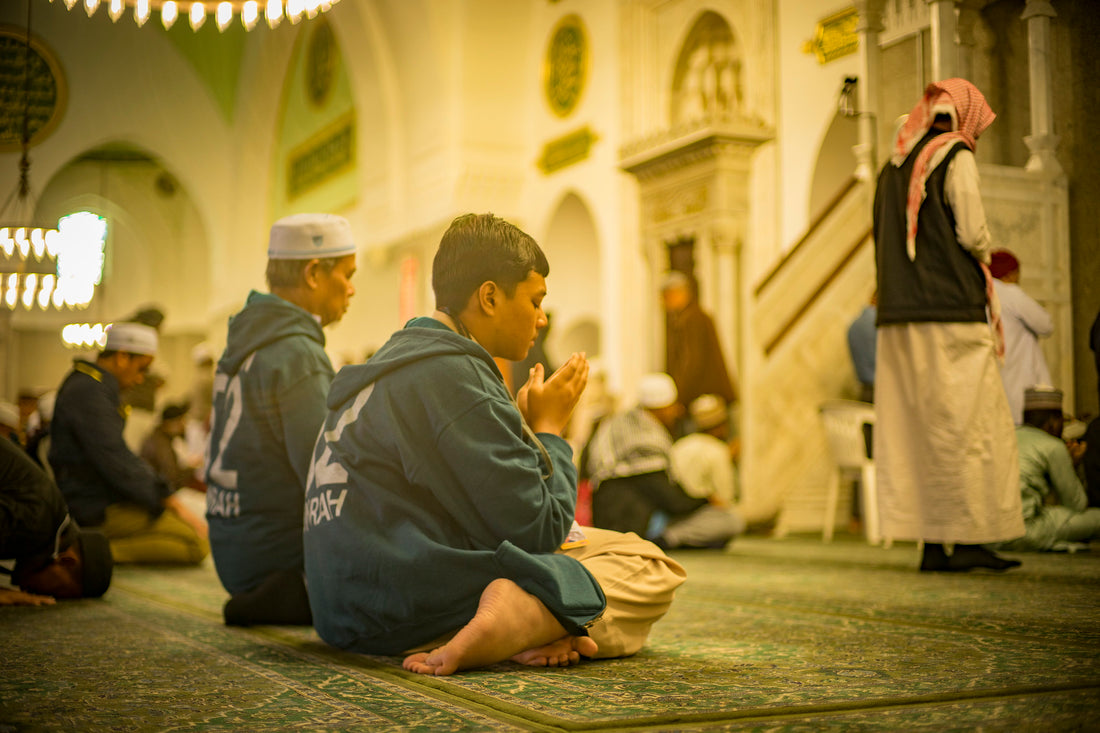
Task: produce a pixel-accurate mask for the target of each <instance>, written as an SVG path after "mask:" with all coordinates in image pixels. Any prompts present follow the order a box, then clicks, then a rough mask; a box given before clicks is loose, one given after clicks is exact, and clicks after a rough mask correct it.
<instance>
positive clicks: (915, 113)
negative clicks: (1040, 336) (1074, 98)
mask: <svg viewBox="0 0 1100 733" xmlns="http://www.w3.org/2000/svg"><path fill="white" fill-rule="evenodd" d="M941 114H943V115H947V116H949V117H950V118H951V131H950V132H944V133H943V134H941V135H937V136H936V137H934V138H932V140H930V141H929V142H928V144H927V145H925V146H924V147H923V148H922V149H921V151H920V154H919V155H917V159H916V161H915V162H914V164H913V173H912V175H911V176H910V178H909V195H908V198H907V200H906V206H905V251H906V253H907V254H908V255H909V260H910V261H912V260H915V259H916V257H917V239H916V238H917V215H918V213H919V212H920V207H921V204H922V203H924V197H925V188H924V186H925V182H926V181H927V180H928V176H929V174H931V173H932V171H934V170H935V169H936V166H938V165H939V164H940V163H942V162H943V159H944V158H945V157H946V156H947V154H948V153H949V152H950V151H951V149H952V148H953V147H954V143H955V142H956V141H959V142H962V143H963V144H964V145H965V146H966V147H967V148H968V149H970V150H974V146H975V144H977V141H978V136H979V135H981V134H982V133H983V132H984V131H985V129H986V128H987V127H989V125H990V124H992V122H993V120H994V118H996V116H997V115H995V114H994V113H993V110H992V109H990V107H989V104H988V103H987V102H986V101H985V96H984V95H982V93H981V92H980V91H978V88H977V87H976V86H974V85H973V84H971V83H970V82H968V81H967V80H966V79H944V80H943V81H937V82H934V83H932V84H929V85H928V87H927V88H926V89H925V90H924V96H923V97H922V98H921V100H920V101H919V102H917V105H916V106H915V107H913V109H912V111H911V112H910V113H909V117H908V119H906V121H905V124H904V125H903V126H902V128H901V130H899V131H898V136H897V139H896V140H895V141H894V154H893V157H892V158H891V159H890V162H891V163H893V164H894V165H895V166H897V167H901V165H902V164H903V163H904V162H905V159H906V158H908V157H909V154H910V153H911V152H912V151H913V147H914V146H915V145H916V144H917V143H918V142H920V141H921V140H922V139H923V138H924V136H925V135H927V134H928V130H929V129H931V127H932V122H933V121H934V120H935V119H936V115H941ZM981 266H982V271H983V272H984V274H985V282H986V300H987V302H988V304H989V314H990V325H991V326H992V327H993V332H994V334H995V335H996V339H995V340H996V343H997V354H998V355H999V356H1002V355H1003V354H1004V326H1003V324H1002V323H1001V308H1000V303H999V302H998V300H997V296H996V294H995V293H994V291H993V277H992V275H990V272H989V267H987V266H986V264H985V263H984V262H983V263H981Z"/></svg>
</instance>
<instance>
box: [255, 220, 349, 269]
mask: <svg viewBox="0 0 1100 733" xmlns="http://www.w3.org/2000/svg"><path fill="white" fill-rule="evenodd" d="M353 254H355V241H354V240H353V239H352V236H351V225H350V224H348V220H347V219H345V218H344V217H342V216H336V215H335V214H291V215H290V216H284V217H283V218H282V219H279V220H278V221H277V222H275V223H274V224H272V225H271V237H270V238H269V239H268V243H267V257H268V259H272V260H312V259H313V258H315V257H317V258H325V257H343V256H345V255H353Z"/></svg>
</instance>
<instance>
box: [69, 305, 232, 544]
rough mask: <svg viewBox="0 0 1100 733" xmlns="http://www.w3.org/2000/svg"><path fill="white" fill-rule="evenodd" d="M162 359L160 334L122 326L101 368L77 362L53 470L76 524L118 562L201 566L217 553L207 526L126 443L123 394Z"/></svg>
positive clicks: (98, 363) (115, 329)
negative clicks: (97, 536) (103, 541)
mask: <svg viewBox="0 0 1100 733" xmlns="http://www.w3.org/2000/svg"><path fill="white" fill-rule="evenodd" d="M156 353H157V332H156V331H155V330H154V329H153V328H151V327H149V326H145V325H143V324H139V323H128V322H121V323H115V324H114V325H113V326H111V328H110V329H109V330H108V331H107V341H106V345H105V347H104V349H103V351H102V352H100V354H99V355H98V356H97V357H96V360H95V362H94V363H92V362H89V361H84V360H83V359H77V360H76V361H75V363H74V365H73V370H72V371H71V372H70V373H69V375H68V376H67V377H66V378H65V381H64V382H63V383H62V384H61V389H60V390H58V393H57V400H56V402H55V404H54V415H53V422H52V423H51V425H50V436H51V442H50V450H49V463H50V466H51V467H52V468H53V471H54V475H55V476H56V478H57V485H58V486H59V487H60V488H61V493H62V494H64V496H65V499H66V501H67V502H68V504H69V510H70V511H71V512H72V514H73V518H74V519H76V521H77V522H79V523H80V524H81V525H82V526H84V527H88V528H95V529H99V530H100V531H101V532H103V534H105V535H107V538H108V539H109V540H110V541H111V552H112V553H113V554H114V558H115V562H119V563H181V564H190V565H196V564H198V563H200V562H202V560H203V558H205V557H206V556H207V554H209V552H210V547H209V545H208V544H207V542H206V537H205V528H204V526H203V522H202V520H201V519H200V518H199V517H196V516H195V515H194V514H192V513H191V512H190V511H189V510H188V509H187V508H186V507H185V506H184V505H183V504H182V503H181V502H180V501H179V498H178V497H176V496H175V495H174V494H173V492H172V489H171V488H170V487H169V486H168V483H167V482H166V481H165V480H164V478H163V477H161V476H159V475H158V474H157V473H156V472H155V471H154V470H153V469H152V467H151V466H150V465H149V464H148V463H146V462H145V461H144V460H142V459H141V458H140V457H139V456H137V455H135V454H134V453H133V452H132V451H131V450H130V449H129V447H127V445H126V442H125V439H124V438H123V430H124V428H125V423H126V410H125V408H124V407H123V405H122V402H121V401H120V397H119V395H120V391H121V390H123V389H126V388H127V387H130V386H133V385H136V384H139V383H140V382H141V381H142V380H143V379H144V378H145V373H146V372H147V371H148V369H149V366H150V365H151V364H152V363H153V358H154V356H155V355H156Z"/></svg>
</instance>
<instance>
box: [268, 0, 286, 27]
mask: <svg viewBox="0 0 1100 733" xmlns="http://www.w3.org/2000/svg"><path fill="white" fill-rule="evenodd" d="M264 16H265V17H266V18H267V25H268V27H270V28H274V27H275V26H277V25H279V23H281V22H282V20H283V2H282V0H267V10H266V11H265V12H264Z"/></svg>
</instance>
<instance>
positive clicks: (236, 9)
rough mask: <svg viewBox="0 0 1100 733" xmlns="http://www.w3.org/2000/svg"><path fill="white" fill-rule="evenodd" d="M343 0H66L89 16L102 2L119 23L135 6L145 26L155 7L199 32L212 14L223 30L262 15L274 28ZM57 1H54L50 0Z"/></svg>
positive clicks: (168, 19)
mask: <svg viewBox="0 0 1100 733" xmlns="http://www.w3.org/2000/svg"><path fill="white" fill-rule="evenodd" d="M339 1H340V0H62V2H64V3H65V7H67V8H68V9H69V10H72V9H73V7H74V6H76V5H77V4H78V3H79V4H80V5H83V6H84V12H86V13H87V14H88V17H89V18H90V17H92V16H93V15H95V13H96V11H97V10H99V7H100V6H101V5H102V6H104V7H105V8H106V10H107V15H108V16H109V17H110V18H111V20H112V21H113V22H117V21H118V19H119V18H121V17H122V14H123V13H124V12H126V8H128V7H130V8H133V10H134V12H133V15H134V22H135V23H137V25H138V27H141V26H143V25H145V22H146V21H147V20H149V17H150V16H151V15H152V13H153V10H154V9H155V10H157V11H159V13H160V22H161V24H162V25H163V26H164V27H165V28H166V29H167V28H171V27H172V26H173V25H174V24H175V22H176V20H177V19H179V17H180V16H181V15H185V16H186V17H187V21H188V23H189V24H190V25H191V30H195V31H197V30H198V29H199V28H201V27H202V25H203V24H204V23H205V22H206V18H207V16H211V17H212V18H213V20H214V24H215V25H217V26H218V30H219V31H224V30H225V29H226V28H228V27H229V24H230V23H232V22H233V18H235V17H239V18H240V19H241V25H243V26H244V27H245V30H252V27H253V26H254V25H256V23H257V21H259V19H260V15H261V14H262V15H263V17H264V20H266V21H267V25H268V26H269V27H271V28H274V27H275V26H277V25H279V23H281V22H282V21H283V18H286V19H287V20H289V21H290V22H291V23H297V22H298V21H299V20H301V19H302V18H303V17H305V18H312V17H314V16H316V15H317V14H318V13H323V12H325V11H326V10H328V9H329V8H331V7H332V6H333V5H335V4H336V3H338V2H339ZM50 2H51V3H52V2H54V0H50Z"/></svg>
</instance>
